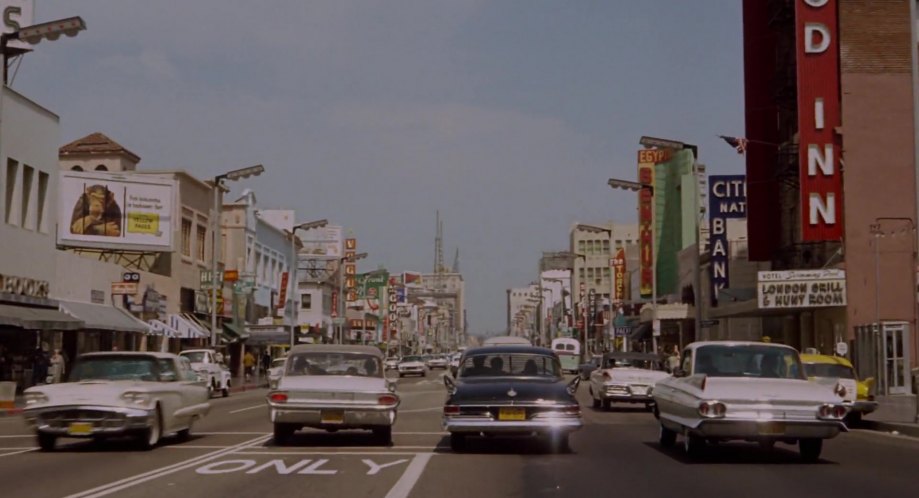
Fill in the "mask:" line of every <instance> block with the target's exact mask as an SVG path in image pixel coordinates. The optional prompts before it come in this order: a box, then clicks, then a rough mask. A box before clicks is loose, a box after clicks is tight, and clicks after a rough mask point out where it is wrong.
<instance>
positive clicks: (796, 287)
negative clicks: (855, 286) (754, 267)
mask: <svg viewBox="0 0 919 498" xmlns="http://www.w3.org/2000/svg"><path fill="white" fill-rule="evenodd" d="M756 280H757V282H756V300H757V303H758V306H759V309H788V308H825V307H829V306H845V305H846V272H845V270H788V271H761V272H759V273H758V274H757V279H756Z"/></svg>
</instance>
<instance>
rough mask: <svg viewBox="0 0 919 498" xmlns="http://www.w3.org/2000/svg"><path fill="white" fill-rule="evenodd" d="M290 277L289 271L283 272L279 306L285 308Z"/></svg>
mask: <svg viewBox="0 0 919 498" xmlns="http://www.w3.org/2000/svg"><path fill="white" fill-rule="evenodd" d="M289 279H290V274H289V273H288V272H284V273H281V288H280V289H279V292H278V308H283V307H284V305H285V304H286V303H287V283H288V280H289Z"/></svg>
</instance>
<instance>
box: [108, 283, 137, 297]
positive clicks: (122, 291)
mask: <svg viewBox="0 0 919 498" xmlns="http://www.w3.org/2000/svg"><path fill="white" fill-rule="evenodd" d="M137 287H138V286H137V282H112V295H113V296H133V295H135V294H137V291H138V289H137Z"/></svg>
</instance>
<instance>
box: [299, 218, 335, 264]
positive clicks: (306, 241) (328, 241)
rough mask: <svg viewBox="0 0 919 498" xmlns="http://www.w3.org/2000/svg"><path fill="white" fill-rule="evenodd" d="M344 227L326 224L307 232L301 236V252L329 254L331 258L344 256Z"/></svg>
mask: <svg viewBox="0 0 919 498" xmlns="http://www.w3.org/2000/svg"><path fill="white" fill-rule="evenodd" d="M341 233H342V227H340V226H332V225H326V226H324V227H322V228H315V229H313V230H310V231H308V232H306V234H305V235H303V236H301V237H300V240H301V241H302V242H303V251H302V252H301V254H311V255H316V256H328V257H330V258H340V257H342V250H341V246H342V236H341Z"/></svg>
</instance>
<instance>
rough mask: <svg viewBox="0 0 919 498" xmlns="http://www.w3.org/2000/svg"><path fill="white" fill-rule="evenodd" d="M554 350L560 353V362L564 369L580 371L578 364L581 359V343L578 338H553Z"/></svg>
mask: <svg viewBox="0 0 919 498" xmlns="http://www.w3.org/2000/svg"><path fill="white" fill-rule="evenodd" d="M552 351H554V352H555V354H557V355H558V359H559V362H560V363H561V364H562V371H568V372H571V373H578V365H579V364H580V361H581V343H580V342H579V341H578V340H577V339H572V338H570V337H559V338H556V339H552Z"/></svg>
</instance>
